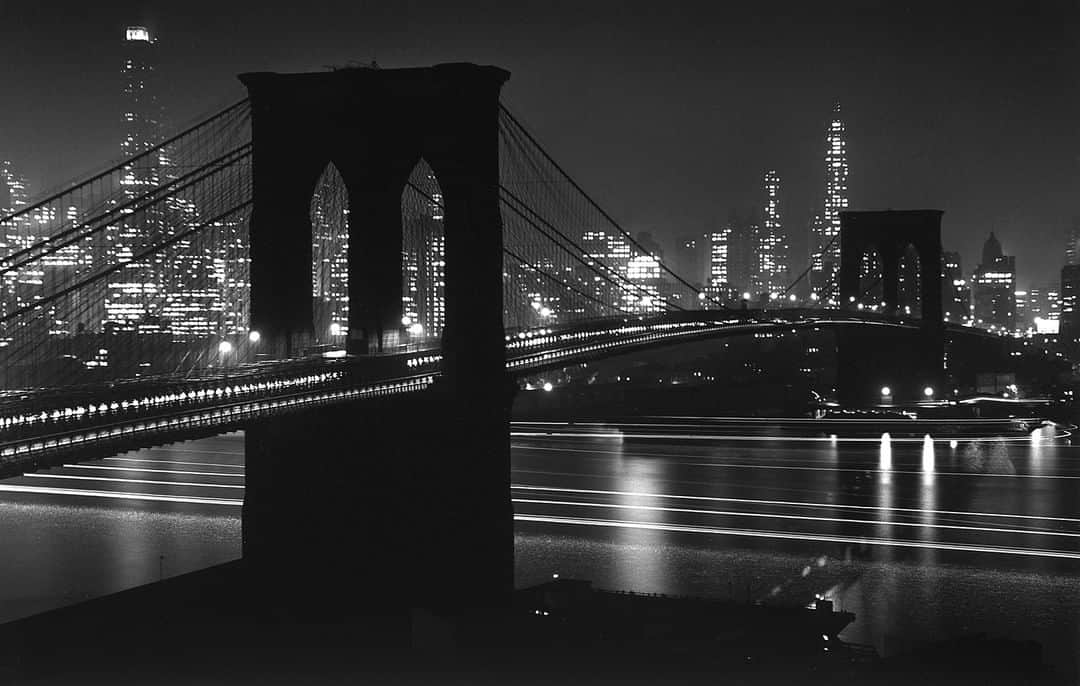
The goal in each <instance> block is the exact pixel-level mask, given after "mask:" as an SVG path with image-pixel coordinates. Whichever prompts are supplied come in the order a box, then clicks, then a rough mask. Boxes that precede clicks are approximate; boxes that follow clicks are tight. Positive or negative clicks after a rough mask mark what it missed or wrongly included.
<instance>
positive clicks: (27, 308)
mask: <svg viewBox="0 0 1080 686" xmlns="http://www.w3.org/2000/svg"><path fill="white" fill-rule="evenodd" d="M252 202H253V201H252V200H250V199H248V200H245V201H243V202H241V203H239V204H237V205H234V206H233V207H231V208H229V209H228V210H225V211H224V212H221V213H219V214H217V215H215V216H214V217H212V218H210V219H207V220H206V221H204V222H202V223H201V224H199V225H197V226H193V227H191V228H190V229H187V230H186V231H182V232H180V233H178V234H176V235H175V236H170V237H169V239H168V240H166V241H163V242H161V243H158V244H157V245H155V246H153V247H151V248H147V249H146V250H144V251H142V252H141V253H139V254H138V255H135V256H133V257H132V258H131V259H130V260H129V261H127V262H120V263H117V264H114V265H112V266H110V267H108V268H106V269H103V270H101V271H100V272H97V273H96V274H94V275H92V276H90V277H89V278H86V279H83V280H82V281H79V282H77V283H74V284H72V285H70V286H67V287H66V288H62V289H60V290H58V291H56V292H55V293H51V294H49V295H48V296H46V297H44V298H41V299H40V300H35V301H34V302H32V303H30V304H29V305H24V306H22V307H20V308H18V309H15V310H12V311H11V312H8V313H7V314H5V315H3V316H0V323H6V322H8V321H10V320H12V319H14V318H15V317H18V316H21V315H23V314H26V313H28V312H33V311H35V310H37V309H40V308H41V307H43V306H45V305H48V304H49V303H51V302H53V301H54V300H58V299H59V298H61V297H63V296H65V295H68V294H69V293H72V292H74V291H77V290H79V289H80V288H83V287H84V286H87V285H89V284H91V283H94V282H95V281H98V280H100V279H102V278H104V277H106V276H108V275H109V274H113V273H115V272H118V271H120V270H121V269H123V268H125V267H127V266H128V265H129V264H133V263H138V262H141V261H143V260H145V259H146V258H147V257H151V256H153V255H155V254H157V253H159V252H161V251H163V250H165V249H166V248H168V247H170V246H172V245H173V244H175V243H177V242H179V241H182V240H184V239H186V238H189V237H190V236H193V235H194V234H196V233H198V232H199V231H202V230H203V229H205V228H206V227H208V226H211V225H213V224H214V223H216V222H219V221H222V220H223V219H225V218H226V217H229V216H231V215H234V214H236V213H237V212H239V211H240V210H242V209H245V208H246V207H248V206H250V205H251V204H252Z"/></svg>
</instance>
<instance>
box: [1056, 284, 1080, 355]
mask: <svg viewBox="0 0 1080 686" xmlns="http://www.w3.org/2000/svg"><path fill="white" fill-rule="evenodd" d="M1060 331H1061V338H1062V341H1063V342H1065V343H1066V344H1068V345H1075V344H1076V343H1077V342H1080V264H1067V265H1065V266H1064V267H1063V268H1062V269H1061V329H1060Z"/></svg>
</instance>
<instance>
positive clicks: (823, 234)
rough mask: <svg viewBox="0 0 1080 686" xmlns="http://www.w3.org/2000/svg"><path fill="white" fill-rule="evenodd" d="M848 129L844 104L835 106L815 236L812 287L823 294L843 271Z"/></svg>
mask: <svg viewBox="0 0 1080 686" xmlns="http://www.w3.org/2000/svg"><path fill="white" fill-rule="evenodd" d="M846 131H847V129H846V128H845V126H844V122H843V120H842V119H841V118H840V103H836V105H834V106H833V116H832V120H831V121H830V122H829V125H828V127H827V128H826V129H825V204H824V211H823V213H822V216H821V221H820V223H817V222H815V225H814V227H813V231H814V235H813V236H811V245H812V246H814V247H813V254H812V256H811V264H812V269H811V279H812V282H811V285H812V287H813V289H814V292H816V293H818V294H819V295H823V294H824V292H825V291H826V290H828V289H829V287H830V285H831V283H832V281H834V280H835V278H836V272H837V270H838V269H839V268H840V239H839V235H840V212H841V210H846V209H847V207H848V161H847V141H846V140H845V134H846Z"/></svg>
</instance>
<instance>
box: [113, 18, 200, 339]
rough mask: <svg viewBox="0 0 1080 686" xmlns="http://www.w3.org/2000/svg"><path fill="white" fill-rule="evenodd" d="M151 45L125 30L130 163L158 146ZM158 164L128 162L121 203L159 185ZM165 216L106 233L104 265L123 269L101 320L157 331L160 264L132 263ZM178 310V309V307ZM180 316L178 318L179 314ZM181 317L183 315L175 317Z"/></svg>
mask: <svg viewBox="0 0 1080 686" xmlns="http://www.w3.org/2000/svg"><path fill="white" fill-rule="evenodd" d="M154 44H155V40H154V39H153V37H152V36H151V35H150V31H149V30H148V29H147V28H146V27H144V26H129V27H127V29H126V31H125V33H124V53H125V55H124V66H123V69H122V70H121V75H122V78H123V99H122V104H123V108H122V113H123V114H122V116H123V138H122V139H121V142H120V150H121V152H122V153H123V155H124V157H125V158H128V159H131V158H135V157H136V156H138V155H140V154H142V153H145V152H147V151H148V150H150V149H151V148H153V147H154V146H155V145H157V144H158V143H159V142H160V141H161V134H162V130H161V106H160V104H159V102H158V98H157V79H156V74H155V69H154V63H155V61H156V49H155V47H154ZM160 162H161V159H160V158H157V157H155V156H150V157H148V158H142V159H141V160H139V161H138V162H134V161H133V162H131V163H129V164H128V165H126V166H125V167H124V168H123V171H122V180H121V184H122V190H123V194H122V195H123V197H122V199H121V200H120V202H130V201H132V200H135V199H136V198H139V197H140V196H142V195H143V194H145V193H146V192H148V191H149V190H151V189H152V188H154V187H156V186H157V185H158V184H160V182H161V168H160ZM163 223H164V216H163V214H162V212H161V211H160V209H155V210H153V211H145V212H140V213H136V214H131V215H126V216H124V217H123V218H122V219H121V220H119V221H117V222H115V223H113V224H110V225H109V226H108V227H106V229H105V245H104V250H105V254H104V255H103V256H101V258H102V261H104V262H105V263H108V264H118V263H124V268H123V269H121V270H119V271H118V272H116V273H115V274H113V275H112V276H111V277H110V278H109V283H108V285H107V289H106V295H105V312H104V319H105V321H106V322H112V323H113V324H114V325H115V326H117V327H119V328H122V329H129V330H141V331H147V330H149V328H153V329H154V330H161V328H162V322H161V320H160V318H161V316H162V311H161V294H162V293H163V291H164V289H165V275H164V274H163V271H164V269H163V267H164V265H163V264H162V263H161V260H150V261H148V262H135V261H133V258H134V256H135V255H137V254H139V253H140V252H142V251H143V250H144V249H145V248H146V247H147V246H148V245H149V243H150V241H151V236H152V234H153V233H154V232H155V231H156V230H157V231H160V229H161V225H163ZM180 308H181V310H182V309H183V307H182V306H180ZM178 314H180V313H178ZM180 316H182V314H180Z"/></svg>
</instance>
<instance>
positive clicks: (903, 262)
mask: <svg viewBox="0 0 1080 686" xmlns="http://www.w3.org/2000/svg"><path fill="white" fill-rule="evenodd" d="M896 291H897V292H896V295H897V307H898V309H899V312H898V314H901V315H904V316H911V317H916V318H921V317H922V265H921V260H920V258H919V252H918V250H916V249H915V246H914V245H912V244H911V243H908V245H907V247H906V248H904V251H903V252H902V253H901V254H900V262H899V265H898V267H897V289H896Z"/></svg>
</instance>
